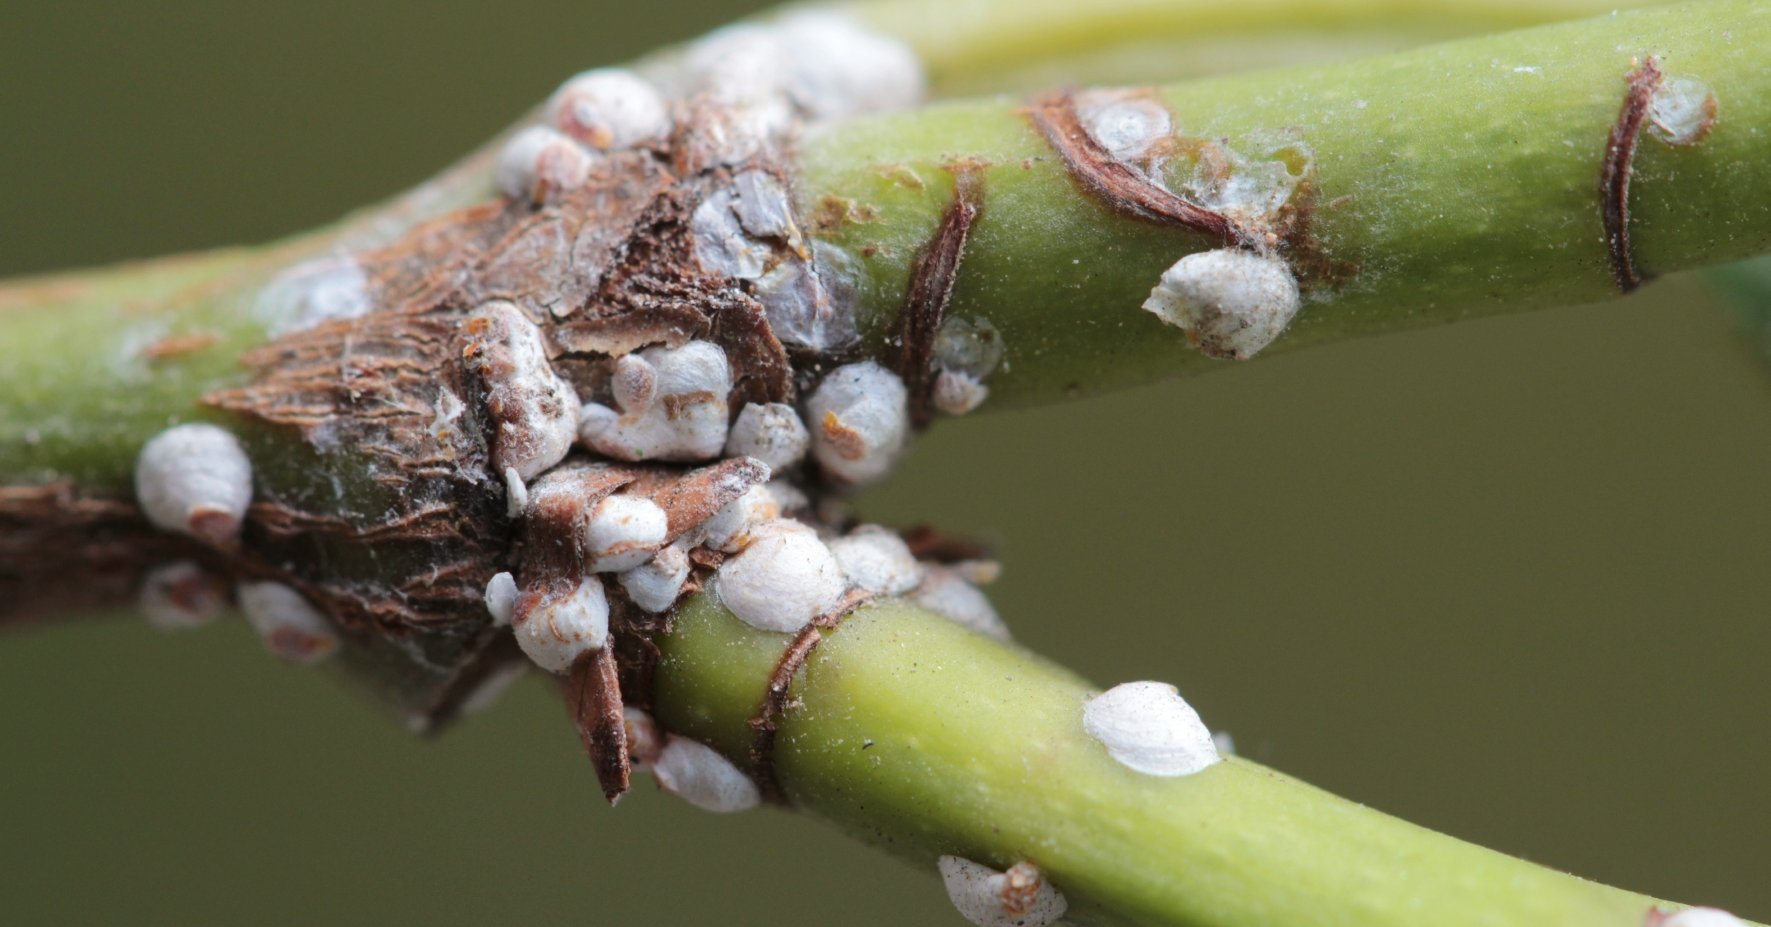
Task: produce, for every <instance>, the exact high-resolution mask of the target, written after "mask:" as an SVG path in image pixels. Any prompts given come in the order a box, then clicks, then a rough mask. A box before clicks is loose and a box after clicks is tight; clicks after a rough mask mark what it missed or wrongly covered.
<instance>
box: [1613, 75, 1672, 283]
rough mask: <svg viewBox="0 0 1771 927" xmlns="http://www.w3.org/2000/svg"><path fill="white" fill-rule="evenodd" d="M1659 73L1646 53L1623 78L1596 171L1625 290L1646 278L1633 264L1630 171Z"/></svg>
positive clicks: (1615, 270)
mask: <svg viewBox="0 0 1771 927" xmlns="http://www.w3.org/2000/svg"><path fill="white" fill-rule="evenodd" d="M1662 77H1663V75H1662V73H1661V70H1660V63H1659V62H1658V61H1656V60H1655V59H1654V58H1653V57H1652V56H1649V57H1647V58H1645V59H1643V61H1642V63H1641V64H1640V65H1638V66H1637V67H1636V69H1635V70H1633V71H1631V72H1630V73H1629V75H1628V76H1627V77H1626V78H1624V79H1625V81H1627V82H1628V84H1629V89H1628V90H1626V91H1625V92H1624V96H1623V107H1622V108H1621V109H1619V110H1618V113H1617V122H1616V123H1615V124H1613V125H1612V126H1611V137H1610V139H1609V140H1608V141H1607V142H1606V145H1605V162H1604V165H1603V166H1602V167H1601V169H1600V172H1599V217H1600V219H1601V220H1602V221H1603V222H1604V224H1605V245H1606V248H1607V249H1608V250H1609V252H1610V255H1611V272H1612V273H1613V274H1614V275H1615V276H1616V277H1617V286H1618V289H1620V290H1622V291H1623V292H1625V293H1628V292H1630V291H1631V290H1634V289H1636V288H1637V287H1639V286H1641V285H1642V284H1643V283H1645V282H1647V278H1646V277H1645V276H1644V275H1643V274H1642V271H1641V269H1640V268H1638V267H1637V266H1636V253H1635V248H1634V246H1633V245H1631V243H1630V174H1631V171H1632V165H1633V162H1634V161H1635V157H1636V145H1637V144H1638V143H1639V142H1640V141H1641V139H1642V127H1643V123H1644V122H1646V121H1647V119H1648V106H1649V104H1650V103H1652V102H1653V101H1654V91H1655V90H1656V89H1658V88H1659V87H1660V82H1661V79H1662Z"/></svg>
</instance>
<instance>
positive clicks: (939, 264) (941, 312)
mask: <svg viewBox="0 0 1771 927" xmlns="http://www.w3.org/2000/svg"><path fill="white" fill-rule="evenodd" d="M952 171H953V201H952V202H951V203H949V204H948V206H947V211H946V212H945V213H944V214H943V215H942V217H941V224H940V225H939V226H938V227H936V229H935V234H934V237H932V238H931V239H929V243H928V244H927V245H926V246H924V247H923V250H922V253H921V254H919V255H917V257H916V262H915V263H914V264H912V265H911V270H910V285H909V287H908V288H907V289H906V290H905V293H904V306H903V308H902V309H901V310H899V312H898V375H899V376H900V377H902V378H903V379H904V384H905V386H907V387H908V388H909V390H910V419H911V421H912V422H913V423H914V424H915V425H916V427H918V428H924V427H927V426H928V423H929V421H930V420H931V419H933V418H934V409H933V403H932V396H933V395H934V388H935V374H936V370H935V368H934V363H933V361H934V353H935V336H936V335H937V334H939V333H940V330H941V320H942V318H944V317H945V316H946V314H947V304H948V303H949V302H951V301H952V299H953V284H954V282H955V281H956V280H957V279H958V277H959V267H960V264H961V262H963V261H964V260H965V247H966V242H967V240H968V239H969V238H970V237H971V230H972V226H973V225H974V224H975V223H976V222H977V221H978V216H979V215H980V214H981V213H982V211H983V208H984V177H983V171H982V169H981V166H980V165H978V164H977V163H975V162H962V163H960V164H956V165H954V166H953V168H952Z"/></svg>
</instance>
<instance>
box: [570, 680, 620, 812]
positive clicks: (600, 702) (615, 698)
mask: <svg viewBox="0 0 1771 927" xmlns="http://www.w3.org/2000/svg"><path fill="white" fill-rule="evenodd" d="M566 686H567V690H566V691H567V702H568V704H570V705H571V706H572V716H573V720H574V721H575V722H577V725H578V736H579V737H580V738H581V739H582V740H583V741H584V749H585V751H586V752H587V753H589V754H590V762H591V766H593V767H594V768H595V769H596V778H597V783H598V784H600V785H601V786H602V788H603V797H604V798H606V799H608V801H609V804H611V805H612V804H614V803H615V802H616V800H617V799H619V798H620V797H621V795H622V793H624V792H626V791H627V786H628V780H629V778H630V776H631V775H632V772H633V763H632V761H631V759H630V758H629V757H628V752H627V723H626V720H625V718H624V717H623V715H622V711H621V678H620V673H619V671H618V670H617V667H616V663H615V649H614V648H613V647H610V646H604V647H602V648H601V649H599V650H597V651H595V652H593V653H589V654H585V656H584V657H583V659H580V660H579V661H578V663H577V665H575V666H573V667H572V675H571V676H570V677H569V678H568V680H567V682H566Z"/></svg>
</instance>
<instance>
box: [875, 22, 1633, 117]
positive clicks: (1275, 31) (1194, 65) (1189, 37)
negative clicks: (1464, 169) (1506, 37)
mask: <svg viewBox="0 0 1771 927" xmlns="http://www.w3.org/2000/svg"><path fill="white" fill-rule="evenodd" d="M1646 2H1651V0H1629V2H1625V3H1598V2H1595V0H1548V2H1531V0H1501V2H1493V3H1472V2H1469V0H1358V2H1343V0H1252V2H1248V3H1223V2H1218V0H1094V2H1088V3H1076V2H1070V0H964V2H944V0H870V2H861V3H854V4H850V5H848V6H846V7H845V8H846V9H847V10H849V11H850V12H851V13H853V14H854V15H855V16H856V17H857V18H859V19H861V20H862V21H863V22H866V23H867V24H868V25H870V26H873V27H874V28H876V29H879V30H881V31H882V32H885V33H887V34H890V35H894V36H897V37H898V38H900V39H902V40H903V41H905V42H907V43H908V44H909V45H910V46H911V47H912V48H914V49H915V50H916V52H917V54H918V55H919V56H920V57H921V58H922V59H923V61H924V63H925V64H926V65H927V66H928V68H929V71H930V75H931V78H932V80H933V83H934V89H935V92H936V93H937V94H941V95H952V94H955V93H976V92H981V91H984V90H990V89H1000V88H1003V87H1009V86H1025V85H1024V84H1020V83H1019V82H1018V81H1017V80H1016V79H1015V77H1014V75H1016V74H1024V73H1026V71H1025V69H1027V68H1029V66H1031V65H1035V64H1038V63H1054V64H1056V65H1058V68H1060V69H1061V73H1063V74H1066V75H1068V77H1067V79H1069V80H1079V79H1083V77H1082V74H1084V73H1085V72H1086V73H1087V74H1088V77H1087V79H1090V80H1095V79H1107V80H1112V79H1116V78H1111V77H1106V76H1105V74H1104V72H1107V71H1110V72H1112V73H1133V74H1141V75H1143V76H1142V78H1141V79H1142V80H1144V81H1150V80H1174V79H1179V78H1181V77H1192V76H1199V75H1202V74H1205V73H1209V72H1210V70H1211V69H1212V68H1213V67H1214V65H1215V66H1216V67H1218V68H1221V69H1224V70H1229V69H1236V70H1245V69H1248V68H1250V67H1254V66H1258V65H1259V63H1272V64H1279V63H1281V62H1290V63H1298V62H1299V61H1300V59H1298V58H1294V57H1278V54H1279V53H1283V54H1286V55H1295V54H1299V53H1303V54H1310V52H1307V51H1302V49H1303V48H1316V49H1321V50H1320V51H1319V52H1318V53H1319V54H1323V55H1328V54H1335V53H1336V52H1335V51H1333V50H1331V49H1329V48H1323V45H1324V44H1325V40H1327V42H1329V43H1337V44H1341V45H1342V48H1343V49H1345V48H1348V47H1351V48H1363V49H1366V50H1375V49H1376V48H1381V49H1382V50H1385V51H1388V50H1394V49H1395V48H1399V47H1403V46H1405V45H1410V44H1419V43H1421V42H1423V41H1435V40H1444V39H1452V38H1457V37H1460V36H1463V35H1468V34H1472V33H1475V32H1481V31H1495V30H1500V29H1511V28H1519V27H1523V26H1535V25H1540V24H1543V23H1550V22H1556V21H1558V20H1564V19H1572V18H1575V17H1580V16H1592V15H1596V14H1599V13H1605V12H1609V11H1611V10H1616V9H1628V8H1631V7H1636V6H1642V5H1644V4H1645V3H1646ZM1275 36H1298V37H1307V40H1306V42H1305V44H1304V45H1303V46H1291V47H1290V48H1287V47H1286V46H1285V45H1283V44H1282V45H1280V46H1279V48H1278V49H1275V48H1274V47H1273V46H1272V45H1271V44H1268V43H1270V41H1271V40H1272V39H1273V38H1274V37H1275ZM1254 38H1258V39H1259V41H1248V40H1249V39H1254ZM1226 45H1227V46H1229V47H1230V48H1231V49H1235V50H1236V51H1239V52H1246V53H1252V54H1253V55H1254V56H1255V57H1253V58H1246V57H1232V56H1231V55H1230V54H1226V53H1225V46H1226ZM1128 51H1129V52H1130V53H1131V56H1132V57H1133V58H1134V59H1135V65H1136V66H1138V67H1144V68H1145V69H1144V70H1140V71H1124V70H1122V69H1124V68H1125V67H1126V63H1125V62H1123V61H1121V62H1118V63H1115V62H1114V61H1113V60H1112V59H1114V58H1124V57H1126V56H1127V52H1128ZM1159 51H1160V52H1161V53H1163V54H1159V53H1158V52H1159ZM1340 53H1341V54H1343V55H1344V53H1345V52H1344V50H1343V51H1342V52H1340ZM1164 55H1166V57H1168V58H1170V59H1176V60H1169V61H1163V60H1161V58H1162V57H1164ZM1200 56H1203V57H1204V58H1205V60H1203V61H1202V60H1199V58H1200ZM1189 58H1190V59H1192V60H1185V59H1189ZM1303 60H1309V59H1303ZM1079 66H1080V67H1079ZM1149 67H1154V68H1155V70H1150V69H1148V68H1149ZM1117 79H1132V78H1129V77H1128V78H1117Z"/></svg>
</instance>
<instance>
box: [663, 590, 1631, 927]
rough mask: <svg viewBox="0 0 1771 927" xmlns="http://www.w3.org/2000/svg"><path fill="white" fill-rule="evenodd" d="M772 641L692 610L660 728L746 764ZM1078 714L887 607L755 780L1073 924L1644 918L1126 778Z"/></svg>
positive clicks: (1243, 795)
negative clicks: (1035, 899)
mask: <svg viewBox="0 0 1771 927" xmlns="http://www.w3.org/2000/svg"><path fill="white" fill-rule="evenodd" d="M788 640H789V635H782V634H772V633H766V632H762V631H757V630H754V629H752V628H750V627H749V626H747V625H744V624H742V623H741V622H739V621H738V620H737V619H735V618H733V617H731V615H730V614H729V613H728V612H726V611H725V610H724V609H723V608H721V607H720V606H718V605H717V604H714V603H712V602H709V601H708V600H707V598H706V597H705V596H704V597H701V598H698V599H697V600H695V601H694V602H693V603H692V604H691V605H690V606H688V607H687V608H685V609H684V610H683V612H682V613H681V614H680V615H679V617H678V619H677V620H676V623H675V627H674V630H673V631H672V633H671V634H670V636H669V637H667V638H665V639H664V641H663V652H664V657H663V661H662V663H661V664H660V666H659V673H658V677H657V693H658V704H657V711H658V715H659V718H660V720H661V721H662V722H663V723H664V725H665V726H666V727H667V728H668V729H670V730H673V731H677V732H679V733H683V734H686V735H688V736H691V737H695V738H697V739H700V740H703V741H705V742H707V743H710V744H712V745H714V746H715V747H717V748H718V749H720V750H721V751H722V752H724V753H725V754H726V755H727V756H729V757H732V758H733V759H734V760H736V761H738V762H740V763H742V764H748V763H749V756H750V750H751V746H752V744H753V742H754V738H755V732H754V730H753V729H752V728H751V726H750V725H749V723H748V719H750V718H751V717H752V716H754V715H755V714H756V713H757V709H758V706H759V705H760V704H761V703H762V699H763V694H764V688H765V682H766V680H767V679H768V678H769V675H770V672H771V670H772V668H773V667H774V665H775V662H776V660H777V659H779V657H780V655H781V653H782V651H783V649H784V648H785V647H786V645H787V642H788ZM1185 688H1186V687H1185V683H1184V681H1183V683H1182V690H1183V692H1185ZM1092 693H1093V690H1092V689H1091V688H1090V687H1089V686H1088V685H1087V684H1085V683H1084V682H1083V681H1081V680H1079V679H1078V678H1077V677H1076V676H1075V675H1073V674H1071V673H1070V672H1068V671H1066V670H1064V669H1062V668H1060V667H1058V666H1055V665H1053V664H1051V663H1048V662H1046V661H1045V660H1042V659H1040V658H1038V657H1036V656H1034V655H1032V654H1029V653H1027V652H1026V651H1023V650H1020V649H1019V648H1016V647H1014V646H1012V645H1004V644H999V643H997V642H995V641H993V640H990V639H988V638H985V637H982V636H979V635H977V634H973V633H971V632H969V631H966V630H964V629H962V628H959V627H957V626H955V625H953V624H952V623H950V622H947V621H944V620H942V619H940V618H936V617H934V616H932V615H930V614H928V613H926V612H923V611H920V610H919V609H916V608H914V607H912V606H909V605H905V604H903V603H899V602H886V603H882V604H878V605H875V606H872V607H866V608H863V609H862V610H860V611H859V612H857V613H856V614H854V615H853V616H851V617H850V618H849V619H848V620H847V621H845V622H844V623H842V624H841V625H840V626H839V627H838V628H837V629H836V630H834V631H831V632H827V633H826V634H825V636H824V640H823V643H822V644H821V645H820V646H819V647H818V648H817V649H815V650H813V651H812V654H811V656H810V658H809V659H808V660H807V663H806V666H805V669H804V671H803V673H802V674H801V676H800V677H799V682H798V684H797V685H796V686H795V687H794V689H793V690H792V696H793V699H794V701H795V704H796V705H797V707H794V708H792V709H790V710H789V711H787V712H786V714H785V716H784V718H783V719H782V720H781V722H780V729H779V734H778V736H777V739H776V744H775V753H774V769H775V772H776V774H777V777H778V779H779V781H780V783H781V784H782V786H783V790H784V791H785V793H786V794H787V796H788V797H789V798H790V799H791V801H792V803H793V804H794V805H795V806H796V807H800V808H803V809H805V810H807V811H810V812H812V813H815V814H818V815H820V816H823V817H825V818H827V819H829V820H831V821H832V822H834V823H835V824H837V825H838V826H839V827H841V828H842V829H844V830H845V831H847V832H849V833H850V834H852V835H854V836H856V837H858V838H860V839H862V840H865V841H867V842H869V843H872V844H874V845H876V846H879V847H882V848H884V849H886V850H888V851H890V852H892V853H894V854H895V855H897V856H899V857H902V858H904V859H906V860H909V861H911V862H913V863H915V864H917V865H919V866H922V867H923V868H925V869H926V868H931V867H933V865H934V863H935V860H936V858H937V857H938V856H939V855H940V854H955V855H960V856H964V857H966V858H969V859H973V860H977V861H980V862H985V863H988V864H990V865H993V866H995V867H997V868H1005V867H1007V866H1009V865H1011V864H1013V863H1015V862H1017V861H1020V860H1029V861H1032V862H1033V863H1035V864H1036V865H1038V866H1039V867H1040V868H1041V870H1042V871H1044V872H1045V873H1046V874H1047V876H1048V877H1049V878H1050V879H1051V880H1052V881H1053V883H1054V884H1055V885H1056V886H1057V887H1058V888H1059V889H1060V890H1062V891H1063V892H1064V893H1065V895H1066V897H1067V898H1068V899H1069V902H1070V905H1071V908H1070V910H1071V912H1072V917H1073V919H1074V921H1075V922H1076V923H1087V924H1109V923H1110V924H1138V925H1192V927H1207V925H1209V927H1272V925H1278V924H1300V925H1301V924H1311V925H1323V927H1329V925H1347V927H1419V925H1423V924H1431V925H1434V927H1460V925H1497V924H1531V925H1542V927H1549V925H1581V927H1639V925H1640V924H1641V923H1642V919H1643V916H1644V915H1645V913H1646V912H1647V910H1648V908H1649V906H1650V905H1651V904H1653V903H1654V902H1653V900H1652V899H1649V898H1647V897H1644V896H1641V895H1636V894H1633V893H1630V892H1624V891H1619V890H1616V889H1611V888H1606V887H1604V886H1601V885H1598V884H1595V883H1592V882H1587V881H1583V880H1581V879H1577V878H1574V877H1572V876H1568V875H1564V874H1561V873H1557V872H1553V871H1551V870H1549V869H1545V868H1543V867H1540V866H1537V865H1534V864H1531V863H1526V862H1523V861H1520V860H1516V859H1512V858H1509V857H1506V856H1504V855H1501V854H1498V853H1494V852H1491V851H1488V850H1484V849H1481V848H1479V847H1475V846H1472V845H1470V844H1467V843H1463V842H1460V841H1457V840H1454V839H1452V838H1449V837H1445V836H1442V835H1440V834H1436V833H1433V832H1431V831H1428V830H1424V829H1422V828H1419V827H1416V826H1413V825H1411V824H1407V823H1404V822H1402V821H1399V820H1396V819H1395V818H1391V817H1388V816H1386V815H1384V814H1381V813H1379V812H1377V811H1373V810H1371V809H1369V808H1366V807H1363V806H1360V805H1356V804H1353V803H1351V802H1347V801H1345V800H1342V799H1339V798H1336V797H1334V796H1332V795H1329V794H1327V793H1325V792H1322V791H1320V790H1318V789H1316V788H1313V787H1311V786H1308V785H1305V784H1304V783H1301V782H1298V781H1297V780H1294V779H1291V778H1288V777H1286V776H1284V775H1282V774H1280V773H1277V772H1273V771H1272V770H1269V769H1265V768H1263V767H1261V766H1259V765H1257V764H1255V763H1252V762H1249V761H1247V760H1243V759H1239V758H1230V759H1227V760H1226V761H1225V762H1223V763H1221V764H1218V765H1216V766H1212V767H1210V768H1208V769H1206V770H1205V771H1204V772H1201V773H1198V774H1196V775H1193V776H1187V777H1181V778H1157V777H1153V776H1146V775H1142V774H1138V773H1134V772H1132V771H1130V770H1128V769H1126V768H1124V767H1121V766H1120V765H1119V764H1118V763H1116V762H1115V761H1113V760H1112V759H1110V758H1109V757H1108V756H1107V753H1106V751H1105V750H1104V749H1103V748H1102V747H1101V746H1100V745H1099V744H1098V743H1096V742H1095V741H1093V740H1092V739H1090V738H1089V737H1088V735H1087V734H1086V733H1084V731H1083V729H1082V724H1081V709H1082V704H1083V702H1084V701H1085V700H1086V699H1087V698H1088V696H1089V695H1091V694H1092Z"/></svg>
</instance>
